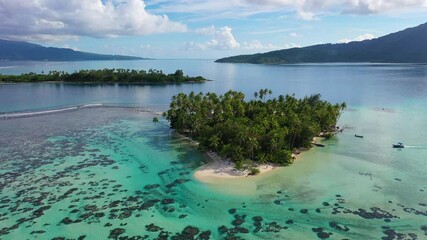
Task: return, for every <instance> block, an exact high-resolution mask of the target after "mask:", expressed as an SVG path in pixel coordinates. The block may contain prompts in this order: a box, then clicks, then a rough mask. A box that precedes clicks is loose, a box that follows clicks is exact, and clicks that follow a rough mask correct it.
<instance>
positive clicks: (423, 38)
mask: <svg viewBox="0 0 427 240" xmlns="http://www.w3.org/2000/svg"><path fill="white" fill-rule="evenodd" d="M216 62H220V63H255V64H291V63H334V62H335V63H337V62H369V63H427V23H424V24H421V25H419V26H417V27H413V28H408V29H405V30H402V31H399V32H396V33H391V34H388V35H386V36H383V37H379V38H376V39H372V40H365V41H359V42H349V43H338V44H319V45H314V46H309V47H302V48H291V49H284V50H277V51H272V52H267V53H258V54H253V55H239V56H233V57H227V58H221V59H218V60H216Z"/></svg>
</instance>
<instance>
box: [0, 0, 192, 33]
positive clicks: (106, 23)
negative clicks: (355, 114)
mask: <svg viewBox="0 0 427 240" xmlns="http://www.w3.org/2000/svg"><path fill="white" fill-rule="evenodd" d="M145 7H146V6H145V3H144V1H143V0H126V1H118V0H67V1H58V0H13V1H11V0H0V19H1V21H0V37H3V38H9V39H25V40H55V39H68V38H76V37H77V36H91V37H112V36H122V35H126V36H128V35H148V34H155V33H165V32H183V31H186V26H185V25H184V24H182V23H179V22H174V21H171V20H170V19H169V18H168V17H167V16H166V15H155V14H151V13H149V12H147V11H146V10H145Z"/></svg>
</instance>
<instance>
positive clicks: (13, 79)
mask: <svg viewBox="0 0 427 240" xmlns="http://www.w3.org/2000/svg"><path fill="white" fill-rule="evenodd" d="M205 81H207V80H206V79H205V78H203V77H201V76H197V77H189V76H187V75H184V72H183V71H182V70H176V71H175V73H172V74H164V73H163V72H162V71H160V70H155V69H150V70H148V71H145V70H139V71H138V70H130V69H102V70H80V71H78V72H74V73H67V72H62V71H50V72H49V73H47V74H44V73H42V74H37V73H26V74H21V75H1V74H0V83H36V82H67V83H123V84H140V83H143V84H150V83H201V82H205Z"/></svg>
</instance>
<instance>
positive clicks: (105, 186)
mask: <svg viewBox="0 0 427 240" xmlns="http://www.w3.org/2000/svg"><path fill="white" fill-rule="evenodd" d="M1 64H3V65H6V64H5V63H3V62H2V63H1ZM26 64H27V65H25V66H22V63H14V65H20V66H19V67H12V68H1V69H0V72H1V73H15V74H17V73H20V72H27V71H34V72H41V71H45V72H46V71H49V70H66V71H74V70H76V69H88V68H104V67H116V68H119V67H123V68H137V69H148V68H156V69H161V70H163V71H165V72H172V71H174V70H176V69H183V70H184V72H185V73H187V74H189V75H202V76H205V77H207V78H209V79H212V80H214V81H212V82H208V83H205V84H181V85H168V86H164V85H156V86H119V85H90V86H89V85H72V84H47V83H43V84H11V85H0V112H14V111H22V110H27V111H38V110H45V109H51V108H60V107H63V106H74V105H81V104H88V103H109V104H117V105H119V106H120V107H109V108H103V107H97V108H84V109H79V110H74V111H66V112H61V113H55V114H48V115H40V116H32V117H26V118H16V119H0V176H1V177H0V189H1V192H0V222H1V226H0V238H2V239H51V238H55V237H64V238H67V239H68V238H74V239H77V238H79V237H83V236H86V238H85V239H106V238H108V237H110V238H119V237H122V238H123V239H126V237H129V238H130V237H135V239H136V238H137V237H140V238H146V239H155V238H160V239H162V238H167V237H169V238H172V237H175V238H176V239H192V238H193V237H194V238H196V237H198V238H199V239H208V236H209V237H210V239H222V238H226V237H227V236H228V237H229V238H230V239H233V238H232V237H240V238H243V239H316V238H329V239H381V238H384V239H395V238H396V239H397V238H400V239H425V238H427V237H426V236H427V235H426V234H427V226H426V225H427V201H426V199H427V196H426V195H427V177H426V175H425V173H426V170H427V163H426V161H427V141H426V139H427V136H426V135H427V133H426V131H425V129H427V108H426V107H425V106H426V105H427V94H426V91H427V88H426V84H427V66H425V65H371V64H365V65H360V64H359V65H348V64H342V65H292V66H263V65H233V64H215V63H212V62H211V61H196V60H194V61H189V60H185V61H178V60H164V61H163V60H162V61H135V62H84V63H55V64H52V63H26ZM9 65H10V64H9ZM260 88H270V89H273V91H274V93H275V94H276V95H278V94H286V93H289V94H291V93H296V95H297V96H304V95H307V94H313V93H321V94H322V95H323V96H324V98H325V99H327V100H329V101H332V102H341V101H346V102H347V103H348V105H349V109H348V111H346V112H345V113H344V114H343V116H342V117H341V119H340V122H339V125H340V126H345V130H344V132H343V133H340V134H339V135H337V136H336V137H334V138H333V139H332V140H330V141H327V142H326V143H325V144H326V147H325V148H316V149H312V150H310V151H309V152H307V153H304V155H303V157H302V158H301V159H300V160H299V161H297V162H296V163H295V164H293V165H292V166H290V167H286V168H281V169H279V170H276V171H273V172H270V173H267V174H265V175H261V176H258V177H248V178H244V179H238V180H222V181H219V182H218V183H216V184H205V183H201V182H199V181H197V180H196V179H195V178H194V177H193V172H194V171H195V169H196V168H197V167H198V166H200V165H202V164H203V163H205V162H206V161H207V159H205V157H204V156H203V154H202V153H200V152H198V151H197V149H195V148H194V147H192V146H191V145H190V144H188V143H187V142H185V141H184V140H181V139H180V138H178V137H176V136H174V135H173V134H172V133H171V131H170V130H169V128H168V127H167V125H166V124H167V123H166V122H164V121H161V122H160V123H157V124H156V123H152V121H151V119H152V117H153V115H151V114H150V113H144V112H141V111H138V109H135V108H127V107H128V106H141V107H149V108H152V109H154V110H163V109H165V108H166V107H167V103H168V102H169V100H170V97H171V96H172V95H173V94H175V93H177V92H180V91H184V92H189V91H192V90H193V91H204V92H207V91H214V92H218V93H223V92H225V91H227V90H229V89H234V90H239V91H243V92H245V93H246V94H247V96H248V97H251V95H252V92H254V91H256V90H257V89H260ZM356 133H357V134H360V135H364V138H363V139H359V138H355V137H354V134H356ZM397 141H403V142H404V143H405V145H407V148H405V149H402V150H397V149H392V148H391V144H392V143H395V142H397ZM188 226H193V227H195V228H192V227H188ZM387 237H388V238H387Z"/></svg>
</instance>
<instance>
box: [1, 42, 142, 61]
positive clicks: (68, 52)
mask: <svg viewBox="0 0 427 240" xmlns="http://www.w3.org/2000/svg"><path fill="white" fill-rule="evenodd" d="M143 59H146V58H140V57H133V56H122V55H106V54H96V53H88V52H81V51H75V50H73V49H69V48H55V47H44V46H41V45H38V44H34V43H28V42H19V41H8V40H3V39H0V60H2V61H97V60H143Z"/></svg>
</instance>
